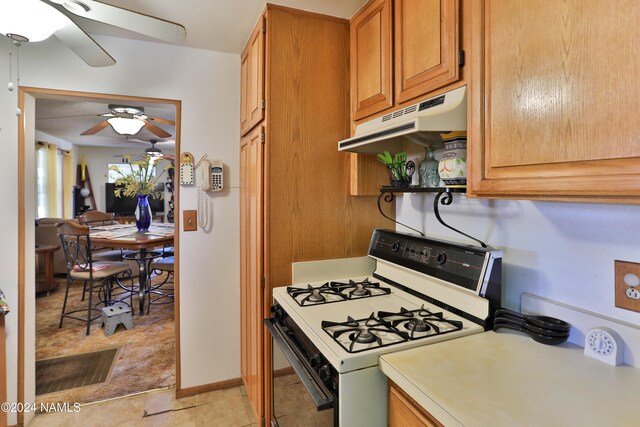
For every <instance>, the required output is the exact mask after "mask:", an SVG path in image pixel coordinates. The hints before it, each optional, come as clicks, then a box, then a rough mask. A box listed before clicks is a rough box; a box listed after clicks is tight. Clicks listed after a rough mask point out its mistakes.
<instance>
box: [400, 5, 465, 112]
mask: <svg viewBox="0 0 640 427" xmlns="http://www.w3.org/2000/svg"><path fill="white" fill-rule="evenodd" d="M394 7H395V9H394V15H395V18H394V36H395V45H394V47H395V53H394V73H395V93H396V103H397V104H398V103H402V102H405V101H408V100H410V99H413V98H416V97H418V96H420V95H424V94H427V93H429V92H432V91H433V90H435V89H438V88H441V87H443V86H445V85H448V84H450V83H453V82H455V81H457V80H458V79H459V74H460V73H459V69H460V68H459V64H458V55H459V52H460V28H459V25H460V19H459V16H460V11H459V0H395V3H394Z"/></svg>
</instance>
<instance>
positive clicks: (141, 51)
mask: <svg viewBox="0 0 640 427" xmlns="http://www.w3.org/2000/svg"><path fill="white" fill-rule="evenodd" d="M95 39H96V40H97V41H98V43H100V44H101V45H102V46H103V47H104V48H105V49H106V50H107V51H108V52H109V53H110V54H111V55H112V56H113V57H114V58H115V59H116V60H117V62H118V63H117V64H116V65H114V66H111V67H104V68H92V67H89V66H87V65H86V64H85V63H84V62H83V61H82V60H81V59H79V58H78V57H77V56H76V55H75V54H74V53H73V52H72V51H71V50H70V49H69V48H67V47H66V46H64V45H63V44H62V43H60V42H59V41H58V40H57V39H55V37H52V38H50V39H48V40H46V41H43V42H39V43H33V44H29V43H25V44H23V46H22V47H21V48H20V83H21V85H22V86H31V87H41V88H52V89H62V90H72V91H85V92H95V93H108V94H117V95H130V96H143V97H152V98H166V99H178V100H181V101H182V130H181V149H182V150H183V151H190V152H191V153H193V154H194V156H196V157H197V158H200V156H202V155H203V154H205V153H207V154H208V156H209V158H219V159H221V160H223V161H224V163H225V173H226V175H225V181H226V184H227V185H226V187H225V190H224V191H222V192H220V193H217V194H216V195H215V197H214V196H211V195H210V196H209V197H210V200H211V202H212V207H213V208H212V209H211V211H212V216H211V218H210V221H209V222H210V224H211V226H210V229H209V230H208V231H206V232H204V231H202V230H198V231H197V232H190V233H183V232H181V231H180V232H179V233H180V239H181V240H180V245H181V253H180V266H179V267H180V274H181V277H180V279H181V282H180V285H181V286H180V314H181V319H180V338H181V343H180V344H181V345H180V350H179V351H180V358H181V365H182V377H181V386H182V388H187V387H193V386H197V385H201V384H209V383H215V382H218V381H223V380H228V379H233V378H238V377H239V376H240V361H239V357H238V354H240V338H239V336H240V330H239V306H240V295H239V282H240V279H239V270H240V268H239V252H240V249H239V223H238V222H239V195H238V193H239V189H238V187H239V158H240V155H239V144H238V141H239V139H240V133H239V128H240V126H239V114H238V111H239V109H240V106H239V98H240V97H239V93H240V57H239V55H236V54H226V53H220V52H212V51H207V50H201V49H192V48H186V47H179V46H171V45H167V44H160V43H152V42H145V41H133V40H126V39H119V38H114V37H107V36H95ZM14 53H15V52H14ZM13 57H14V63H13V67H14V80H15V78H16V75H15V71H16V68H15V67H16V64H15V58H16V55H15V54H14V55H13ZM0 81H2V82H5V83H4V84H6V82H8V81H9V58H8V55H5V54H3V55H0ZM17 102H18V90H17V89H16V90H14V91H13V92H9V91H7V90H6V89H5V90H2V91H0V142H1V143H2V146H3V152H2V156H3V160H4V162H3V167H2V169H1V171H0V175H1V177H2V181H3V182H5V183H8V185H5V186H4V187H3V190H2V193H1V194H2V202H3V203H4V205H5V206H7V207H8V208H6V209H3V210H1V211H0V234H1V235H2V236H3V243H2V248H3V253H4V255H3V257H0V267H2V272H3V274H2V278H1V279H0V288H2V289H3V290H4V291H5V293H6V295H7V298H8V302H9V304H10V305H12V306H13V308H14V310H13V311H12V312H11V313H10V314H9V315H8V316H7V318H6V331H7V372H8V376H7V377H8V378H7V384H8V399H9V401H13V402H16V401H18V399H17V362H18V360H17V348H18V324H17V319H18V315H17V309H18V306H17V305H18V296H17V293H18V292H17V277H18V258H17V247H18V232H17V230H18V209H17V204H18V189H17V185H16V184H15V183H16V182H17V176H18V149H17V139H18V121H17V119H16V115H15V109H16V107H17ZM28 143H29V141H27V144H28ZM26 173H27V174H35V169H34V167H33V162H31V161H29V162H27V163H26ZM91 173H92V174H94V173H98V172H97V171H95V172H94V171H91ZM105 173H106V171H105ZM34 176H35V175H34ZM25 196H26V198H27V208H29V209H33V208H32V206H33V202H32V201H31V200H30V198H35V189H34V192H33V194H25ZM30 207H31V208H30ZM180 208H181V209H196V190H195V189H193V188H188V187H181V188H180ZM176 215H178V213H176ZM27 226H30V223H27ZM31 233H33V231H31ZM30 242H33V238H32V237H29V238H28V240H26V242H25V243H26V245H27V247H32V244H31V245H30ZM31 259H33V258H31ZM27 262H28V264H27V265H26V269H27V270H28V271H29V270H31V271H32V270H33V268H34V266H33V261H32V260H29V259H27ZM27 279H28V280H31V279H29V276H28V277H27ZM30 286H31V285H30ZM30 286H27V287H26V293H25V295H26V296H27V298H28V301H27V307H31V306H33V304H34V301H35V297H34V296H33V293H32V292H29V290H30V289H32V288H31V287H30ZM25 314H26V315H27V318H26V325H25V326H26V327H25V331H26V341H25V342H26V344H27V345H28V347H27V348H26V351H27V352H33V351H34V350H33V345H32V342H33V340H34V333H35V332H34V331H35V325H34V314H33V311H29V310H27V311H26V312H25ZM29 360H32V359H31V358H30V357H27V361H29ZM26 369H27V382H26V383H25V389H26V394H27V396H32V395H33V393H34V388H35V384H34V382H33V380H32V378H33V370H34V364H32V363H27V364H26ZM15 423H16V418H15V416H14V415H11V416H10V417H9V424H15Z"/></svg>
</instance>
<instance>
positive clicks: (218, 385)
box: [176, 378, 242, 399]
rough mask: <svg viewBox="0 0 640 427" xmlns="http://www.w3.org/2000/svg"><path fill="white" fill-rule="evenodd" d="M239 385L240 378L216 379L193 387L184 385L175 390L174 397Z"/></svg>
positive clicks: (240, 383)
mask: <svg viewBox="0 0 640 427" xmlns="http://www.w3.org/2000/svg"><path fill="white" fill-rule="evenodd" d="M239 385H242V378H231V379H228V380H224V381H218V382H217V383H210V384H202V385H197V386H195V387H186V388H183V389H180V390H176V397H177V398H178V399H181V398H183V397H189V396H195V395H196V394H200V393H208V392H210V391H216V390H222V389H225V388H231V387H237V386H239Z"/></svg>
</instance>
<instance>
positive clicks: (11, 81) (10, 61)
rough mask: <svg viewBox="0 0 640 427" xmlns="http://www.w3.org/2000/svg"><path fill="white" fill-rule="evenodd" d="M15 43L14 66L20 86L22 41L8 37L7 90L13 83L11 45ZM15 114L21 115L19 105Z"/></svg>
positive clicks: (11, 88) (12, 87)
mask: <svg viewBox="0 0 640 427" xmlns="http://www.w3.org/2000/svg"><path fill="white" fill-rule="evenodd" d="M14 44H15V45H16V68H17V70H16V71H17V76H16V79H17V83H18V84H17V86H18V87H20V46H21V45H22V43H20V42H19V41H17V40H13V39H9V84H8V85H7V89H9V92H12V91H13V89H14V87H15V85H14V84H13V69H12V60H11V59H12V56H13V46H12V45H14ZM16 116H18V117H20V116H22V110H20V107H16Z"/></svg>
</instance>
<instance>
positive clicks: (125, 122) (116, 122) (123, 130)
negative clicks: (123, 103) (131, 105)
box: [107, 117, 145, 135]
mask: <svg viewBox="0 0 640 427" xmlns="http://www.w3.org/2000/svg"><path fill="white" fill-rule="evenodd" d="M107 122H108V123H109V124H110V125H111V127H112V128H113V130H114V131H116V132H117V133H119V134H120V135H135V134H136V133H138V132H140V129H142V127H143V126H144V125H145V123H144V122H143V121H142V120H138V119H127V118H124V117H111V118H110V119H108V120H107Z"/></svg>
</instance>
